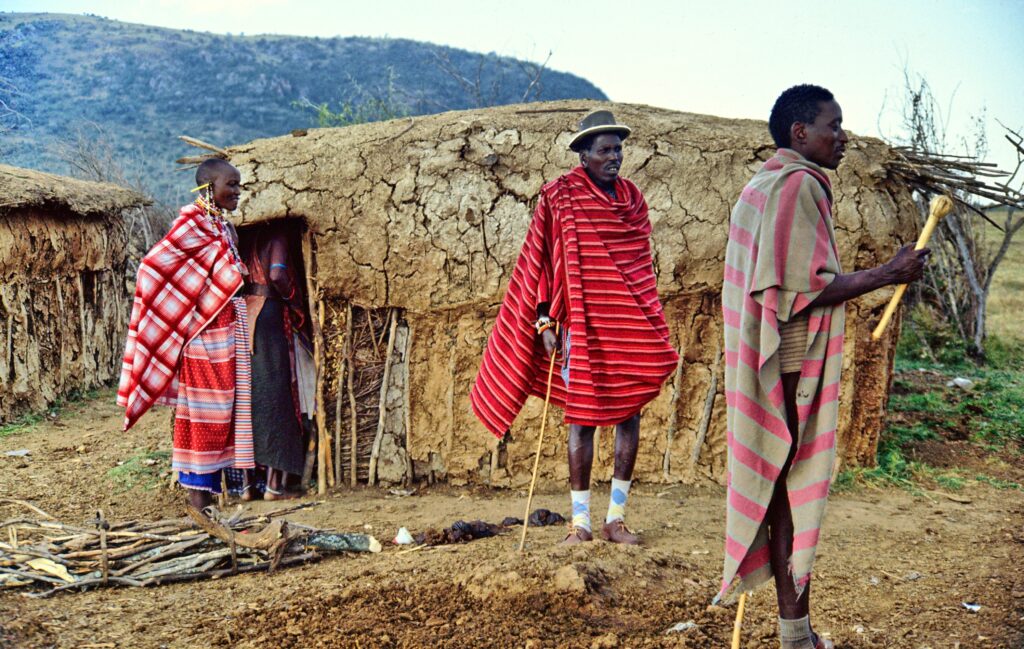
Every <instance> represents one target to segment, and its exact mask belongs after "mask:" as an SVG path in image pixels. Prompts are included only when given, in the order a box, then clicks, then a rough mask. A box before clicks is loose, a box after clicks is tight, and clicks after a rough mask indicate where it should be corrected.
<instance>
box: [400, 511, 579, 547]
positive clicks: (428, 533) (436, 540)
mask: <svg viewBox="0 0 1024 649" xmlns="http://www.w3.org/2000/svg"><path fill="white" fill-rule="evenodd" d="M564 522H565V519H564V518H562V515H561V514H559V513H557V512H553V511H550V510H547V509H535V510H533V513H532V514H530V525H531V526H532V527H545V526H547V525H559V524H561V523H564ZM522 524H523V519H521V518H515V517H512V516H508V517H506V518H505V519H504V520H503V521H501V525H495V524H493V523H485V522H484V521H468V522H467V521H455V522H454V523H452V526H451V527H446V528H444V529H443V530H435V529H427V530H425V531H423V532H420V533H419V534H417V535H416V536H415V539H416V543H418V544H420V545H447V544H449V543H468V542H469V541H474V540H476V539H485V538H487V537H489V536H497V535H499V534H501V533H502V532H504V531H505V530H506V529H508V528H510V527H516V526H519V525H522Z"/></svg>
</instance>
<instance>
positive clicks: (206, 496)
mask: <svg viewBox="0 0 1024 649" xmlns="http://www.w3.org/2000/svg"><path fill="white" fill-rule="evenodd" d="M188 503H189V504H190V505H192V506H193V507H195V508H196V509H198V510H199V511H203V510H204V509H206V508H207V507H209V506H210V504H211V503H213V495H212V494H211V493H210V492H209V491H202V490H200V489H189V490H188Z"/></svg>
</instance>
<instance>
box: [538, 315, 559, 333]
mask: <svg viewBox="0 0 1024 649" xmlns="http://www.w3.org/2000/svg"><path fill="white" fill-rule="evenodd" d="M534 327H535V328H536V329H537V334H538V335H540V334H542V333H544V332H545V331H547V330H548V329H554V330H555V334H557V333H558V321H557V320H551V319H550V318H549V319H547V320H543V321H542V320H537V322H535V323H534Z"/></svg>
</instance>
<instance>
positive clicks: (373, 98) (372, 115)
mask: <svg viewBox="0 0 1024 649" xmlns="http://www.w3.org/2000/svg"><path fill="white" fill-rule="evenodd" d="M348 79H349V83H350V84H351V85H352V86H353V87H354V91H353V92H352V93H351V97H352V98H350V99H347V100H345V101H343V102H342V103H341V106H340V107H339V109H338V110H337V111H333V110H331V108H330V106H329V104H328V103H327V102H323V103H320V104H314V103H313V102H311V101H310V100H309V99H307V98H305V97H303V98H301V99H299V100H297V101H294V102H292V105H293V106H295V107H296V108H302V109H305V110H309V111H312V112H313V113H315V114H316V122H317V125H318V126H320V127H322V128H328V127H334V126H351V125H353V124H365V123H367V122H383V121H386V120H389V119H397V118H399V117H405V116H407V115H409V114H410V113H411V112H412V111H411V109H410V108H409V103H408V101H407V100H405V99H403V98H402V96H401V95H402V93H401V91H400V90H399V89H398V87H397V85H396V83H395V80H396V75H395V69H394V68H393V67H389V68H388V76H387V83H386V84H384V85H383V86H382V87H379V88H376V89H374V90H372V91H368V90H367V89H366V88H364V87H363V86H362V85H361V84H359V83H358V82H357V81H356V80H355V79H353V78H352V76H351V75H349V77H348Z"/></svg>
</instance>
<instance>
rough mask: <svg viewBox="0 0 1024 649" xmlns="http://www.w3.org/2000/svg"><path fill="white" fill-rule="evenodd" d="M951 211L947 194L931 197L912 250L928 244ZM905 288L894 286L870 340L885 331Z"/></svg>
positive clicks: (951, 207)
mask: <svg viewBox="0 0 1024 649" xmlns="http://www.w3.org/2000/svg"><path fill="white" fill-rule="evenodd" d="M952 211H953V201H952V199H950V198H949V197H948V196H936V197H935V198H933V199H932V202H931V204H930V205H929V206H928V220H927V221H926V222H925V224H924V229H923V230H921V236H919V237H918V238H917V245H916V246H914V250H920V249H922V248H924V247H925V246H927V245H928V240H929V239H931V237H932V232H933V231H934V230H935V226H937V225H938V224H939V221H941V220H942V218H943V217H944V216H946V215H947V214H949V213H950V212H952ZM906 290H907V285H906V284H900V285H899V286H897V287H896V292H895V293H893V294H892V299H890V300H889V305H888V306H886V307H885V312H884V313H882V319H881V320H880V321H879V322H878V326H877V327H875V330H874V331H873V332H871V340H878V339H879V338H881V337H882V334H883V333H885V328H886V327H888V326H889V321H890V320H892V316H893V314H894V313H896V307H897V306H899V304H900V300H901V299H903V294H904V293H905V292H906Z"/></svg>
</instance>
